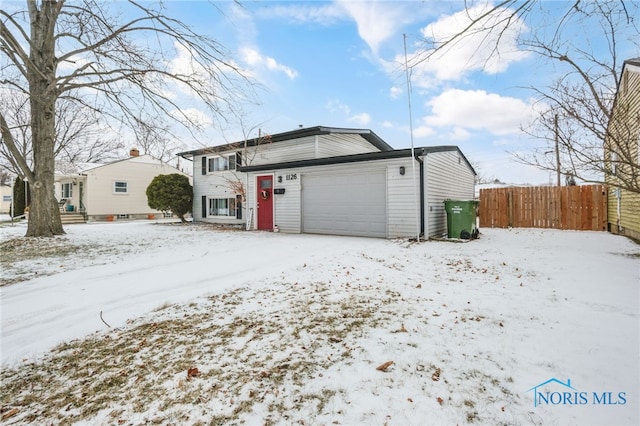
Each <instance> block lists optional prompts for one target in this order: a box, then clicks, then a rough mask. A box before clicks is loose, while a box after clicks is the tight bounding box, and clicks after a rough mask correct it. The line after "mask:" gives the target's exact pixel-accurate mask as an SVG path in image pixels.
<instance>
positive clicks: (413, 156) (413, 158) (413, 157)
mask: <svg viewBox="0 0 640 426" xmlns="http://www.w3.org/2000/svg"><path fill="white" fill-rule="evenodd" d="M402 36H403V38H404V70H405V74H406V76H407V101H408V103H409V132H410V139H411V166H412V171H413V199H414V200H415V202H416V241H418V242H420V200H419V199H418V189H417V186H416V153H415V148H414V146H413V115H412V113H411V78H410V77H409V61H408V59H407V34H402Z"/></svg>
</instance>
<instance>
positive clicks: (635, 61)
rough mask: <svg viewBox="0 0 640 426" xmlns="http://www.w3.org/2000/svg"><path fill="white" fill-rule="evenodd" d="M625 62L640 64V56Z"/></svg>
mask: <svg viewBox="0 0 640 426" xmlns="http://www.w3.org/2000/svg"><path fill="white" fill-rule="evenodd" d="M624 63H625V64H629V65H637V66H640V58H630V59H627V60H626V61H624Z"/></svg>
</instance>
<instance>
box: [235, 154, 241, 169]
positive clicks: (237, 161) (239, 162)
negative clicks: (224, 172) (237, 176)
mask: <svg viewBox="0 0 640 426" xmlns="http://www.w3.org/2000/svg"><path fill="white" fill-rule="evenodd" d="M241 167H242V153H241V152H236V168H238V169H239V168H241Z"/></svg>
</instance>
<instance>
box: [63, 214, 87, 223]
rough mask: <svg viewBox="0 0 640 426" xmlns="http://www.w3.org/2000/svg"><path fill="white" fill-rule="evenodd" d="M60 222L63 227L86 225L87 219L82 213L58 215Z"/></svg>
mask: <svg viewBox="0 0 640 426" xmlns="http://www.w3.org/2000/svg"><path fill="white" fill-rule="evenodd" d="M60 220H61V221H62V224H63V225H68V224H70V223H86V222H87V218H86V217H85V215H84V213H60Z"/></svg>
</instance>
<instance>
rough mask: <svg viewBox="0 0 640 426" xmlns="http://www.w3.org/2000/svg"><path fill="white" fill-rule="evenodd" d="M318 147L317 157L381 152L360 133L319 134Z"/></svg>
mask: <svg viewBox="0 0 640 426" xmlns="http://www.w3.org/2000/svg"><path fill="white" fill-rule="evenodd" d="M317 145H318V147H317V152H316V157H315V158H327V157H335V156H339V155H351V154H362V153H365V152H379V151H380V150H379V149H378V148H376V147H375V146H373V145H371V144H370V143H369V142H368V141H367V140H366V139H363V138H362V137H361V136H360V135H350V134H336V135H321V136H318V144H317Z"/></svg>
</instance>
